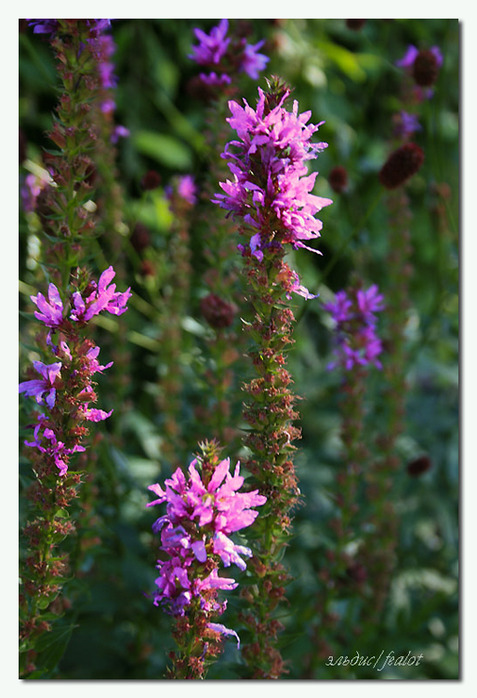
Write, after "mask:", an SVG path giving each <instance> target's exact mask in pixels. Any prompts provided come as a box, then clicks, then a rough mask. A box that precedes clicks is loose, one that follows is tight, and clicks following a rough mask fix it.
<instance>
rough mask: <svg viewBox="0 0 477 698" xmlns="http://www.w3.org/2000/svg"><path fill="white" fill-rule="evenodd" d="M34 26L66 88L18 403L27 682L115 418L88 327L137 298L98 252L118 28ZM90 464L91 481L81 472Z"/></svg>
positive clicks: (47, 158) (43, 194)
mask: <svg viewBox="0 0 477 698" xmlns="http://www.w3.org/2000/svg"><path fill="white" fill-rule="evenodd" d="M28 22H29V24H30V26H31V27H32V28H33V32H34V33H36V34H41V35H43V36H44V37H45V38H46V39H47V40H48V41H49V43H50V46H51V47H52V49H53V51H54V53H55V57H56V59H57V72H58V76H59V79H60V85H59V92H60V97H59V102H58V106H57V109H56V114H55V116H54V123H53V127H52V128H51V130H50V131H49V132H48V134H47V135H48V137H49V139H50V141H51V142H52V143H53V144H54V146H55V147H54V148H53V149H52V148H51V147H50V149H49V150H46V151H45V152H44V155H43V158H44V163H45V167H46V169H47V171H48V172H49V175H50V178H49V180H48V181H47V182H46V183H44V186H42V188H41V191H40V192H39V193H38V196H37V197H36V202H35V205H36V209H35V211H36V214H37V216H38V218H39V220H40V223H41V228H42V234H43V235H42V248H41V251H40V254H39V260H38V261H39V262H40V263H41V264H42V266H43V268H44V269H45V270H46V275H47V279H48V282H49V283H48V293H47V295H43V294H42V293H38V294H37V295H33V296H31V300H32V301H33V303H34V304H35V305H36V310H35V313H34V314H35V317H36V319H37V320H39V321H40V322H41V323H42V325H43V329H42V330H41V331H39V332H38V333H37V334H36V336H35V352H34V361H33V365H32V367H31V369H29V371H30V373H31V376H28V377H29V378H30V380H25V381H23V382H22V383H21V384H20V392H22V393H24V394H25V395H26V396H27V397H33V398H34V399H35V401H36V403H37V404H38V405H40V406H41V409H37V410H36V411H35V412H33V414H32V423H31V427H32V428H33V438H32V439H30V440H27V441H26V442H25V443H26V446H27V449H28V450H26V451H25V455H26V457H27V460H28V461H29V463H30V464H31V467H32V474H33V483H32V484H31V486H30V487H29V489H28V492H27V499H28V500H29V505H30V510H29V511H28V512H26V513H25V517H26V519H27V522H26V524H25V526H24V528H23V539H22V541H24V543H25V549H26V552H25V556H24V557H23V559H22V562H21V601H20V612H21V613H20V616H21V628H20V637H21V645H20V650H21V657H22V659H21V671H22V675H24V676H29V677H37V676H39V675H45V672H46V673H48V672H50V673H51V672H53V671H54V669H55V667H54V665H53V664H52V663H51V662H52V660H51V656H50V657H49V654H48V647H49V643H52V644H54V643H55V642H56V641H57V638H56V639H55V634H54V633H53V635H52V636H50V637H52V639H51V640H49V638H48V632H49V631H50V630H51V629H52V624H53V623H54V621H55V620H56V619H57V617H59V616H61V614H62V612H63V611H64V609H65V607H66V604H67V601H66V599H65V598H64V596H63V595H61V592H62V588H63V586H64V584H65V582H66V581H67V580H68V579H69V578H71V577H72V576H74V571H75V570H74V567H75V559H74V556H73V555H70V554H69V553H70V552H71V540H70V539H68V536H69V535H70V534H71V533H73V532H74V531H75V528H76V526H75V523H74V521H73V519H74V516H72V515H71V514H70V512H69V508H70V506H71V504H72V501H73V499H75V498H76V497H78V496H79V494H80V488H79V485H80V483H81V482H85V480H89V479H90V477H91V471H92V470H93V468H92V461H93V460H94V459H88V460H87V459H86V458H85V452H86V447H87V439H86V437H87V436H88V432H89V429H88V425H89V423H90V422H98V421H102V420H104V419H106V418H108V417H109V416H110V414H111V412H106V411H104V410H101V409H98V408H96V407H94V406H93V405H94V403H95V401H96V399H97V396H96V393H95V384H94V382H93V379H92V377H93V375H94V374H95V373H98V372H99V373H102V372H103V371H104V370H105V369H106V368H109V367H110V366H111V365H112V363H108V364H107V365H104V366H103V365H101V364H100V363H99V361H98V354H99V347H98V346H97V345H96V344H95V342H94V341H93V340H92V339H91V336H90V328H89V324H90V321H91V320H92V319H93V318H95V317H96V316H98V315H99V314H100V313H102V312H108V313H110V314H112V315H115V316H117V315H121V314H122V313H123V312H124V311H125V310H126V307H127V301H128V298H129V296H130V291H129V289H128V290H127V291H125V292H118V291H116V285H115V284H114V283H112V280H113V278H114V276H115V274H116V272H115V271H114V269H113V267H112V266H109V267H107V264H105V263H104V261H103V260H104V255H103V254H102V252H101V250H100V247H99V245H98V242H97V238H98V237H99V234H100V232H101V228H100V227H99V226H98V220H99V215H98V204H97V202H96V201H95V198H96V196H95V189H94V186H95V184H97V176H96V175H97V171H98V162H97V158H98V157H99V152H100V150H101V149H100V147H99V145H98V143H99V141H100V140H101V138H102V137H103V135H104V134H103V133H102V131H101V124H100V122H99V120H98V119H97V118H96V116H97V114H98V111H97V110H98V109H99V110H101V108H100V105H102V104H103V103H104V99H105V93H104V90H105V88H106V86H107V83H108V76H109V75H110V74H111V70H112V65H111V64H110V62H109V60H108V59H109V55H110V52H109V50H107V44H108V40H107V39H106V38H105V36H104V33H105V32H106V31H107V30H108V29H109V27H110V21H109V20H93V19H91V20H89V19H85V20H69V19H65V20H63V19H58V20H29V21H28ZM101 113H102V112H101ZM95 115H96V116H95ZM94 258H96V262H98V264H99V263H100V260H101V264H102V265H103V264H104V266H102V268H103V269H104V268H105V267H107V268H106V269H105V271H103V273H102V274H101V276H100V278H99V279H98V281H96V280H95V279H94V278H93V276H92V275H91V272H90V270H89V264H90V262H91V261H92V260H93V259H94ZM45 328H46V329H45ZM76 454H81V455H79V456H78V457H77V456H76ZM86 463H88V466H89V467H88V473H87V474H85V473H83V472H82V468H84V467H85V465H86ZM81 496H82V497H83V494H81ZM83 504H84V502H83ZM88 504H89V503H88ZM84 509H86V506H85V507H84ZM83 514H84V512H83ZM83 514H79V515H78V520H80V519H81V516H83ZM86 516H89V514H86ZM79 528H81V525H80V526H79ZM64 539H66V540H65V542H64V544H63V545H62V549H61V550H60V549H59V548H58V545H59V543H60V542H61V541H63V540H64ZM77 547H78V548H80V547H81V545H79V546H77ZM66 634H67V633H65V635H66ZM45 635H46V637H45Z"/></svg>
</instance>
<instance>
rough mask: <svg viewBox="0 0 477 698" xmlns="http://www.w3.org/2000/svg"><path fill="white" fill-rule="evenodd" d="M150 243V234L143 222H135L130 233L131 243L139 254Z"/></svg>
mask: <svg viewBox="0 0 477 698" xmlns="http://www.w3.org/2000/svg"><path fill="white" fill-rule="evenodd" d="M150 244H151V234H150V232H149V229H148V228H147V226H145V225H144V223H136V225H135V226H134V229H133V232H132V235H131V245H132V246H133V247H134V249H135V250H136V252H138V253H139V254H140V253H141V252H143V250H145V249H146V247H149V245H150Z"/></svg>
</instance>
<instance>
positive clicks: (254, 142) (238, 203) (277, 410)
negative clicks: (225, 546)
mask: <svg viewBox="0 0 477 698" xmlns="http://www.w3.org/2000/svg"><path fill="white" fill-rule="evenodd" d="M289 94H290V90H289V88H288V87H287V86H285V85H284V84H282V83H281V82H280V81H279V80H278V79H276V78H273V79H272V80H271V81H270V82H269V88H268V90H267V91H263V90H261V89H259V99H258V103H257V107H256V109H253V108H252V107H251V106H249V104H248V103H247V102H244V106H243V107H242V106H240V105H239V104H237V103H236V102H233V101H232V102H230V103H229V108H230V111H231V114H232V116H231V117H230V118H229V119H228V122H229V124H230V126H231V127H232V128H234V129H235V131H236V132H237V136H238V140H233V141H231V142H230V143H229V144H227V146H226V148H225V151H224V153H223V157H224V158H225V159H227V160H228V161H229V168H230V170H231V172H232V175H233V179H232V180H227V181H226V182H221V183H220V186H221V187H222V190H223V193H222V194H217V195H216V196H215V199H214V202H215V203H217V204H219V205H220V206H221V207H222V208H224V209H225V210H227V211H228V212H229V214H231V215H232V216H233V217H234V219H236V220H237V221H239V226H240V233H241V235H242V238H243V242H242V243H241V244H240V245H239V249H240V251H241V254H242V256H243V258H244V260H245V278H246V280H247V286H246V289H245V294H246V295H247V297H248V301H249V303H250V306H251V309H252V313H253V317H252V319H251V321H250V322H246V324H245V328H246V330H247V332H248V333H249V336H251V337H252V339H253V346H252V347H251V348H250V349H249V352H248V356H249V359H250V360H251V362H252V364H253V366H254V369H255V371H256V374H257V377H256V378H254V379H253V380H251V381H250V382H248V383H246V384H245V385H244V386H243V389H244V391H245V392H246V393H247V395H248V401H247V402H246V404H245V405H244V418H245V420H246V421H247V423H248V426H249V432H248V435H247V437H246V438H245V445H246V446H247V447H248V448H249V449H250V458H249V460H248V462H247V464H246V465H247V469H248V470H249V471H250V472H251V473H252V474H253V476H254V478H255V481H256V482H257V483H258V487H259V490H260V492H261V493H262V494H264V495H265V496H266V497H267V504H266V505H265V507H264V509H263V516H259V518H258V521H257V523H256V525H255V527H254V531H253V534H254V540H255V551H256V552H255V554H254V557H253V559H252V560H251V571H252V576H251V582H252V583H251V584H249V585H248V586H247V587H246V588H245V589H244V590H243V595H244V597H245V599H246V601H247V603H248V605H249V610H248V611H247V612H246V613H244V614H242V621H243V623H244V625H245V626H246V628H247V636H248V638H249V641H248V642H247V644H246V645H245V647H244V650H243V653H244V658H245V660H246V661H247V663H248V665H249V668H250V669H251V671H252V677H253V678H279V676H280V675H281V674H282V673H283V671H284V670H285V668H284V664H283V659H282V657H281V655H280V652H279V650H278V649H277V647H276V645H277V635H278V633H279V631H280V630H281V629H282V625H281V623H280V621H279V620H278V619H277V618H276V617H274V616H275V611H276V608H277V606H278V604H279V603H280V602H283V600H284V594H285V588H284V585H285V583H286V582H287V580H288V579H289V575H288V573H287V571H286V569H285V567H284V566H283V565H282V564H281V562H280V559H281V557H282V555H283V551H284V546H285V545H286V541H287V539H288V536H289V530H290V526H291V512H292V509H293V507H294V506H295V504H296V502H297V500H298V497H299V489H298V485H297V477H296V473H295V469H294V464H293V461H292V454H293V452H294V450H295V446H294V445H293V441H294V440H296V439H297V438H299V437H300V430H299V429H298V428H297V427H296V426H294V424H293V422H294V420H295V419H296V418H297V417H298V413H297V412H296V411H295V409H294V403H295V400H296V398H295V396H294V395H293V394H292V393H291V391H290V389H289V387H288V386H289V384H290V383H291V380H292V378H291V376H290V374H289V373H288V371H287V370H286V368H285V364H286V358H285V353H284V352H285V350H286V349H288V347H289V346H290V344H291V343H292V342H293V339H292V337H291V333H292V323H293V321H294V316H293V312H292V310H291V308H290V307H289V302H290V300H291V298H292V296H293V294H298V295H300V296H303V297H304V298H307V299H309V298H313V297H314V296H313V295H312V294H311V293H310V292H309V291H308V290H307V289H306V288H304V287H303V285H302V284H301V282H300V280H299V277H298V275H297V273H296V272H295V271H294V270H292V269H291V268H290V267H289V266H288V264H287V263H286V262H285V260H284V257H285V254H286V252H287V248H288V247H292V248H295V249H296V248H306V249H310V250H313V248H311V247H309V245H308V243H309V241H310V240H313V239H316V238H317V237H319V235H320V230H321V227H322V224H321V221H319V220H317V219H316V218H315V214H316V213H317V212H318V211H319V210H320V209H321V208H323V207H324V206H327V205H329V204H330V203H331V201H330V199H324V198H321V197H318V196H315V195H314V194H312V193H311V192H312V189H313V186H314V183H315V178H316V173H314V174H311V175H310V174H308V171H307V166H306V162H307V161H308V160H310V159H312V158H314V157H316V155H317V154H318V153H319V152H320V151H321V150H323V148H324V147H325V144H324V143H317V144H312V143H311V137H312V136H313V135H314V134H315V132H316V131H317V130H318V126H314V125H311V124H308V122H309V119H310V116H311V113H310V112H306V113H304V114H299V112H298V104H297V102H296V101H295V102H294V104H293V107H292V110H291V111H288V110H287V109H286V108H285V101H286V99H287V98H288V97H289ZM307 124H308V125H307ZM313 251H315V252H317V250H313Z"/></svg>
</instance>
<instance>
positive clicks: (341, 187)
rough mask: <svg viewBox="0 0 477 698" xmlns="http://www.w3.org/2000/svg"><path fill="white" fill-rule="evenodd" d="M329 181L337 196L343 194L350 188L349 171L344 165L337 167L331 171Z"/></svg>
mask: <svg viewBox="0 0 477 698" xmlns="http://www.w3.org/2000/svg"><path fill="white" fill-rule="evenodd" d="M328 181H329V183H330V187H331V188H332V189H333V191H335V192H336V193H337V194H341V192H343V191H346V189H347V187H348V171H347V170H346V167H343V166H342V165H336V167H333V168H332V170H331V171H330V174H329V177H328Z"/></svg>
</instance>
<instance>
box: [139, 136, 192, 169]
mask: <svg viewBox="0 0 477 698" xmlns="http://www.w3.org/2000/svg"><path fill="white" fill-rule="evenodd" d="M132 142H133V144H134V145H135V146H136V148H137V149H138V150H139V152H141V153H142V154H143V155H147V156H148V157H150V158H152V159H153V160H157V161H158V162H160V163H161V164H162V165H166V166H167V167H171V168H172V169H174V170H188V169H191V167H192V157H191V151H190V149H189V148H188V147H187V146H186V145H184V144H183V143H182V142H181V141H179V140H177V139H176V138H174V137H173V136H170V135H168V136H165V135H163V134H161V133H154V132H153V131H137V132H136V133H135V134H133V136H132Z"/></svg>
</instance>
